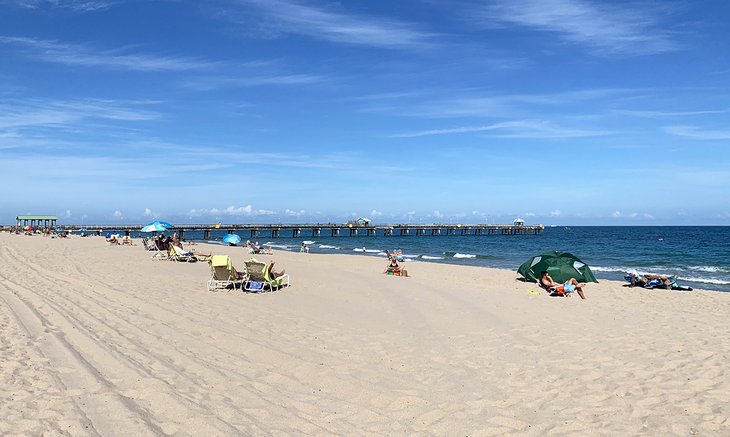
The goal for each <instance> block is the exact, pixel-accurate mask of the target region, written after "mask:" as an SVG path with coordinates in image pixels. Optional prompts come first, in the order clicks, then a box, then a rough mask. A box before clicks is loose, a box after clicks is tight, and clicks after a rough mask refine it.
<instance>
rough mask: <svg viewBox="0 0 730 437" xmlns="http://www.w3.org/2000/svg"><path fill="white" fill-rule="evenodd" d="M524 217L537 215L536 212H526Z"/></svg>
mask: <svg viewBox="0 0 730 437" xmlns="http://www.w3.org/2000/svg"><path fill="white" fill-rule="evenodd" d="M523 215H524V216H525V217H535V216H536V215H537V214H535V213H534V212H526V213H525V214H523Z"/></svg>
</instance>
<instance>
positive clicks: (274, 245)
mask: <svg viewBox="0 0 730 437" xmlns="http://www.w3.org/2000/svg"><path fill="white" fill-rule="evenodd" d="M264 246H268V247H275V248H277V249H282V250H290V248H291V247H290V246H288V245H286V244H272V243H264Z"/></svg>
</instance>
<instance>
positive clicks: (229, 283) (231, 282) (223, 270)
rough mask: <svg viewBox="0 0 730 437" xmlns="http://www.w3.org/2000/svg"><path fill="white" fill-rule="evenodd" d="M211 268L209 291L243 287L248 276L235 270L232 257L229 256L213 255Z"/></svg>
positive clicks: (209, 262)
mask: <svg viewBox="0 0 730 437" xmlns="http://www.w3.org/2000/svg"><path fill="white" fill-rule="evenodd" d="M208 265H209V266H210V272H211V275H210V279H209V280H208V291H212V290H215V289H216V288H228V287H233V289H234V290H235V289H236V287H241V288H242V287H243V283H244V281H246V279H248V277H247V275H245V274H242V273H239V272H238V271H236V269H235V268H233V264H232V263H231V257H230V256H228V255H213V256H212V257H211V258H210V260H209V261H208Z"/></svg>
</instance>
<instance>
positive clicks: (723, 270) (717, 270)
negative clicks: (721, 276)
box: [687, 266, 730, 273]
mask: <svg viewBox="0 0 730 437" xmlns="http://www.w3.org/2000/svg"><path fill="white" fill-rule="evenodd" d="M687 268H688V269H690V270H694V271H697V272H705V273H728V272H730V268H727V267H718V266H689V267H687Z"/></svg>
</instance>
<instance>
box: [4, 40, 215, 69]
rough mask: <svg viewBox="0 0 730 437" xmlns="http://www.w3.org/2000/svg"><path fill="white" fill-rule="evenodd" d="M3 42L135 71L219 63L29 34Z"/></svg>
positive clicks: (59, 58)
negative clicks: (97, 46) (93, 45)
mask: <svg viewBox="0 0 730 437" xmlns="http://www.w3.org/2000/svg"><path fill="white" fill-rule="evenodd" d="M0 44H6V45H13V46H16V47H20V48H21V49H23V50H24V51H25V53H26V55H27V56H29V57H31V58H33V59H37V60H40V61H44V62H51V63H55V64H63V65H71V66H83V67H101V68H109V69H122V70H132V71H190V70H206V69H210V68H213V67H214V66H215V65H216V64H215V63H212V62H208V61H204V60H201V59H196V58H190V57H183V56H166V55H153V54H146V53H131V49H130V48H118V49H111V50H99V49H95V48H92V47H88V46H85V45H82V44H72V43H63V42H58V41H53V40H45V39H38V38H27V37H11V36H0Z"/></svg>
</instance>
